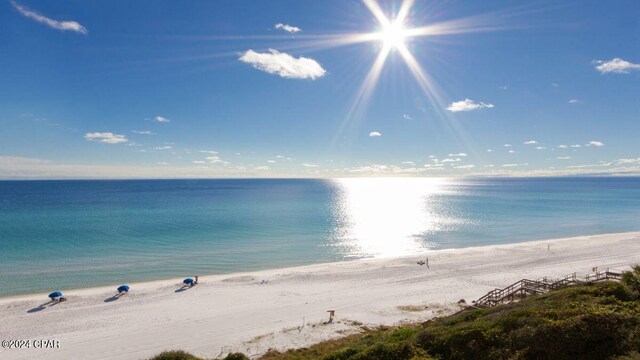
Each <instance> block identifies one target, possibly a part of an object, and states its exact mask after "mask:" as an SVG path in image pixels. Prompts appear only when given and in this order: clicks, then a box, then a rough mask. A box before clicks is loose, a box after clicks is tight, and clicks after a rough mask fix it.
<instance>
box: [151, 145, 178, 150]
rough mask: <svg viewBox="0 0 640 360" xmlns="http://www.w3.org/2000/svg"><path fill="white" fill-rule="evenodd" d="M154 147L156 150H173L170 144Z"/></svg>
mask: <svg viewBox="0 0 640 360" xmlns="http://www.w3.org/2000/svg"><path fill="white" fill-rule="evenodd" d="M153 149H154V150H171V149H173V147H172V146H169V145H165V146H156V147H154V148H153Z"/></svg>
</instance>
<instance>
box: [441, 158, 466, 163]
mask: <svg viewBox="0 0 640 360" xmlns="http://www.w3.org/2000/svg"><path fill="white" fill-rule="evenodd" d="M460 161H462V159H460V158H455V159H443V160H442V161H441V162H443V163H448V162H460Z"/></svg>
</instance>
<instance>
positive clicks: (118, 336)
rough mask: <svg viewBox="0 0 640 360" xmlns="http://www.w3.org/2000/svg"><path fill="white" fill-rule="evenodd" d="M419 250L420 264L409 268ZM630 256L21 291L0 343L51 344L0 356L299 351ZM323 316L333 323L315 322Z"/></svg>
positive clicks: (616, 264) (628, 248)
mask: <svg viewBox="0 0 640 360" xmlns="http://www.w3.org/2000/svg"><path fill="white" fill-rule="evenodd" d="M547 245H550V250H551V251H547ZM427 254H428V257H429V264H430V267H429V268H427V267H426V266H419V265H417V264H416V261H417V260H424V257H425V255H427ZM638 254H640V232H629V233H617V234H607V235H592V236H580V237H572V238H560V239H551V240H535V241H530V242H522V243H515V244H504V245H488V246H478V247H472V248H459V249H447V250H434V251H429V252H426V253H424V254H416V255H410V256H403V257H395V258H376V259H358V260H353V261H343V262H334V263H323V264H314V265H305V266H298V267H290V268H282V269H270V270H264V271H251V272H240V273H233V274H221V275H213V276H201V281H200V283H199V284H198V285H196V286H194V287H193V288H189V289H188V290H184V291H181V290H179V288H178V286H179V285H178V284H177V283H178V282H181V280H182V279H169V280H156V281H151V282H143V283H132V284H129V285H130V286H131V291H130V293H129V294H127V295H125V296H123V297H121V298H119V299H116V300H110V299H111V297H112V296H113V295H114V294H115V287H113V286H108V287H96V288H85V289H78V290H71V291H65V295H66V296H67V299H68V301H66V302H63V303H60V304H55V306H53V305H46V306H41V304H42V303H44V302H45V300H48V299H47V298H46V294H31V295H20V296H14V297H8V298H2V299H0V316H2V317H3V320H4V324H5V325H3V327H2V328H0V338H3V339H53V340H59V341H60V344H61V346H60V348H59V349H19V350H18V349H0V357H2V358H5V357H7V358H11V359H32V358H45V357H46V358H47V359H49V360H51V359H54V360H55V359H68V358H76V359H141V358H148V357H150V356H153V355H155V354H158V353H160V352H162V351H164V350H177V349H181V350H185V351H189V352H191V353H193V354H194V355H197V356H205V357H209V358H211V357H215V356H216V355H218V354H219V353H223V352H231V351H241V352H244V353H246V354H247V355H255V354H261V353H264V352H266V351H267V350H268V349H270V348H273V349H277V350H286V349H289V348H298V347H305V346H308V345H310V344H313V343H317V342H320V341H324V340H328V339H332V338H336V337H340V336H345V335H348V334H352V333H355V332H358V331H360V330H361V326H378V325H398V324H402V323H403V322H420V321H426V320H428V319H431V318H433V317H436V316H442V315H446V314H449V313H451V312H454V311H456V310H457V309H459V306H458V305H457V302H458V300H460V299H465V300H466V302H467V303H468V304H470V303H471V301H472V300H475V299H477V298H479V297H480V296H482V295H484V294H485V293H486V292H487V291H489V290H492V289H494V288H496V287H504V286H508V285H509V284H511V283H513V282H515V281H517V280H520V279H522V278H532V279H536V278H541V277H543V276H551V277H562V276H564V275H567V274H570V273H573V272H577V273H578V274H586V273H589V272H591V269H592V267H595V266H599V267H600V268H601V269H605V268H606V267H610V268H612V269H618V270H623V269H628V268H629V266H630V265H633V264H636V263H640V255H638ZM263 279H265V280H268V282H267V283H265V284H261V280H263ZM329 309H335V310H336V321H335V323H333V324H326V321H327V319H328V315H327V310H329Z"/></svg>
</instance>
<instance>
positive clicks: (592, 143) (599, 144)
mask: <svg viewBox="0 0 640 360" xmlns="http://www.w3.org/2000/svg"><path fill="white" fill-rule="evenodd" d="M588 145H592V146H597V147H602V146H604V143H603V142H601V141H595V140H592V141H589V144H588Z"/></svg>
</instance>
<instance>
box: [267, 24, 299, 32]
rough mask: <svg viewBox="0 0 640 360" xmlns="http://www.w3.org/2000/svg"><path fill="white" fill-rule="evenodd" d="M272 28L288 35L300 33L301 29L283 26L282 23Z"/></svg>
mask: <svg viewBox="0 0 640 360" xmlns="http://www.w3.org/2000/svg"><path fill="white" fill-rule="evenodd" d="M273 28H274V29H280V30H284V31H286V32H288V33H292V34H295V33H297V32H300V31H302V29H300V28H299V27H296V26H291V25H287V24H283V23H278V24H276V25H275V26H274V27H273Z"/></svg>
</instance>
